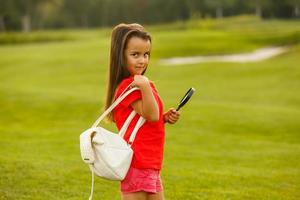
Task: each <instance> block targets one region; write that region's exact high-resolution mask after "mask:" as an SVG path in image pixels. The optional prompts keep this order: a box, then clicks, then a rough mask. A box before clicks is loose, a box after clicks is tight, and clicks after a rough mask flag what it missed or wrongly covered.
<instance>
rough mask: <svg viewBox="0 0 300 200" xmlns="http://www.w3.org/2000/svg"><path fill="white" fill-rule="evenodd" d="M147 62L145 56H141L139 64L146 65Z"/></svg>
mask: <svg viewBox="0 0 300 200" xmlns="http://www.w3.org/2000/svg"><path fill="white" fill-rule="evenodd" d="M146 62H147V58H145V57H144V56H141V57H140V59H139V63H141V64H144V63H146Z"/></svg>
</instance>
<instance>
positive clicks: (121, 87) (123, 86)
mask: <svg viewBox="0 0 300 200" xmlns="http://www.w3.org/2000/svg"><path fill="white" fill-rule="evenodd" d="M132 81H133V77H128V78H125V79H123V80H122V81H121V83H120V84H119V85H118V87H117V89H116V92H115V96H119V95H120V94H121V93H122V92H123V90H125V89H126V88H127V87H128V85H130V83H132Z"/></svg>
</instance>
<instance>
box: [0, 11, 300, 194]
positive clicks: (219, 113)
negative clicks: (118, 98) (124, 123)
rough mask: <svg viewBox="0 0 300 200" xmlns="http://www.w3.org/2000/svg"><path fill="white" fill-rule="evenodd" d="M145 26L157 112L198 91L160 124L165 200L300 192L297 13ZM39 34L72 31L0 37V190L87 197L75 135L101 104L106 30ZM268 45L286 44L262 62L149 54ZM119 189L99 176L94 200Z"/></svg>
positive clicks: (299, 23)
mask: <svg viewBox="0 0 300 200" xmlns="http://www.w3.org/2000/svg"><path fill="white" fill-rule="evenodd" d="M147 28H148V29H149V30H150V32H151V34H152V37H153V49H152V51H153V52H152V58H151V62H150V66H149V69H148V71H147V73H146V76H148V77H149V78H150V79H151V80H152V81H154V82H155V84H156V86H157V89H158V91H159V93H160V96H161V98H162V99H163V101H164V105H165V109H166V110H167V109H168V108H169V107H176V106H177V104H178V102H179V100H180V99H181V97H182V96H183V94H184V93H185V92H186V90H187V89H189V88H190V87H195V88H196V90H197V91H196V93H195V94H194V96H193V97H192V99H191V101H190V102H188V104H187V105H186V106H185V107H183V108H182V110H181V119H180V121H179V122H178V123H177V124H176V125H172V126H171V125H167V126H166V133H167V134H166V145H165V159H164V168H163V171H162V177H163V183H164V190H165V196H166V199H167V200H198V199H199V200H200V199H201V200H203V199H209V200H225V199H226V200H228V199H232V200H234V199H255V200H259V199H269V200H282V199H284V200H296V199H300V92H299V91H300V90H299V89H300V45H299V41H300V21H278V20H272V21H259V20H257V19H255V18H251V17H250V18H249V17H240V18H231V19H225V20H222V21H214V20H202V21H196V20H195V21H189V22H185V23H183V22H181V23H179V22H178V23H174V24H165V25H159V26H148V27H147ZM39 35H44V36H47V37H49V38H55V37H57V36H58V35H62V36H65V37H70V38H71V39H70V40H63V41H62V40H58V41H56V42H55V41H52V42H39V43H33V42H31V43H24V44H18V43H16V44H11V45H8V44H5V45H1V44H0V45H1V46H0V199H1V200H2V199H3V200H6V199H7V200H8V199H9V200H11V199H22V200H23V199H33V200H45V199H47V200H48V199H74V200H75V199H76V200H77V199H78V200H81V199H88V195H89V191H90V179H91V177H90V171H89V169H88V166H87V165H86V164H84V163H83V162H82V161H81V157H80V152H79V135H80V133H81V132H83V131H84V130H85V129H87V128H88V127H89V126H91V125H92V123H93V122H94V120H95V119H96V118H97V117H98V115H99V114H101V112H102V106H103V102H104V99H105V88H106V77H107V69H108V68H107V66H108V58H109V54H108V52H109V44H110V40H109V39H110V38H109V37H110V29H96V30H65V31H57V32H53V31H51V32H40V33H35V36H34V37H39ZM0 37H3V38H5V37H7V36H5V35H4V36H3V35H0ZM21 37H24V38H25V39H26V36H21ZM276 45H282V46H288V47H289V51H288V52H287V53H284V54H282V55H280V56H277V57H275V58H272V59H269V60H266V61H262V62H255V63H202V64H193V65H180V66H162V65H160V64H159V62H158V60H159V59H160V58H165V57H172V56H193V55H209V54H224V53H238V52H248V51H252V50H254V49H256V48H261V47H266V46H268V47H269V46H276ZM104 126H105V127H108V128H111V129H112V130H115V128H114V125H113V124H111V125H108V124H104ZM119 194H120V193H119V183H118V182H111V181H105V180H102V179H96V181H95V191H94V199H95V200H97V199H107V200H115V199H116V200H117V199H120V195H119Z"/></svg>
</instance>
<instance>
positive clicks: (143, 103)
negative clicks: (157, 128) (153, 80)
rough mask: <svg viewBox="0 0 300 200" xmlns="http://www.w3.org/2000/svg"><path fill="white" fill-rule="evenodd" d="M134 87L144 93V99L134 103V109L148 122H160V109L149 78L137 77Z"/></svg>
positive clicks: (135, 77)
mask: <svg viewBox="0 0 300 200" xmlns="http://www.w3.org/2000/svg"><path fill="white" fill-rule="evenodd" d="M132 85H133V86H137V87H139V88H140V91H141V93H142V99H141V100H137V101H135V102H133V103H132V104H131V106H132V108H133V109H134V110H135V112H137V113H138V114H139V115H140V116H142V117H143V118H145V119H146V120H147V121H151V122H154V121H158V120H159V109H158V105H157V102H156V100H155V98H154V95H153V93H152V89H151V86H150V83H149V80H148V79H147V77H145V76H143V75H135V76H134V81H133V82H132Z"/></svg>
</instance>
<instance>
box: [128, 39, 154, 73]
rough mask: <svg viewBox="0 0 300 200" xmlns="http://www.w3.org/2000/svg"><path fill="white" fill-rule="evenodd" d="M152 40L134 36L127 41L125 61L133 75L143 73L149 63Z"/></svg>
mask: <svg viewBox="0 0 300 200" xmlns="http://www.w3.org/2000/svg"><path fill="white" fill-rule="evenodd" d="M150 48H151V42H150V41H149V40H145V39H142V38H140V37H132V38H130V39H129V40H128V41H127V46H126V49H125V52H124V53H125V63H126V67H127V70H128V71H129V72H130V74H131V75H132V76H134V75H141V74H142V73H143V72H144V71H145V70H146V68H147V66H148V63H149V55H150Z"/></svg>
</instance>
